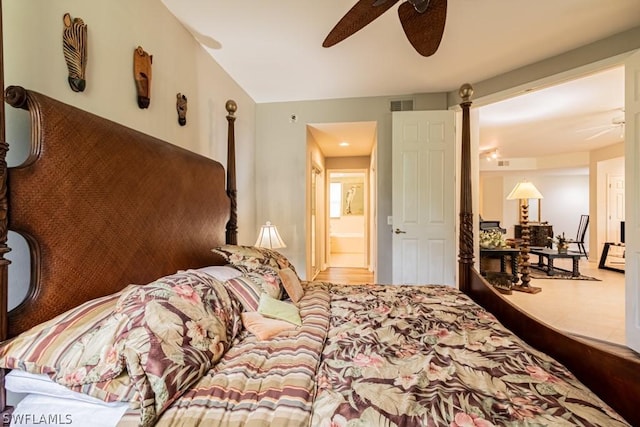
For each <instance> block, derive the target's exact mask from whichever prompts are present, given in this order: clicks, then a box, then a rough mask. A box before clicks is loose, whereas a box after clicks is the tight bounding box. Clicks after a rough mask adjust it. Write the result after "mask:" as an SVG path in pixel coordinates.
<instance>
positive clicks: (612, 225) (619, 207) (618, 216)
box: [607, 175, 624, 242]
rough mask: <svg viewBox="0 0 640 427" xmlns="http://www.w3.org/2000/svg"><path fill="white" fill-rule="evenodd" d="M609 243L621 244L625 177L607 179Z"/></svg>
mask: <svg viewBox="0 0 640 427" xmlns="http://www.w3.org/2000/svg"><path fill="white" fill-rule="evenodd" d="M607 192H608V196H607V199H608V200H609V202H608V203H607V242H621V241H622V240H621V237H622V236H620V223H621V222H622V221H624V176H621V175H610V176H608V177H607Z"/></svg>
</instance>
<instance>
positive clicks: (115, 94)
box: [2, 0, 257, 298]
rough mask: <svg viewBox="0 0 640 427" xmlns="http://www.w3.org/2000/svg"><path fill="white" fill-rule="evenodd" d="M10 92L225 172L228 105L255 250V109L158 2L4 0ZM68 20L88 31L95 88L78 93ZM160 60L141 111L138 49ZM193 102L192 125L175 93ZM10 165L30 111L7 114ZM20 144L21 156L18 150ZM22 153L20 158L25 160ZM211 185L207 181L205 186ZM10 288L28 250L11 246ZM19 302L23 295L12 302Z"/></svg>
mask: <svg viewBox="0 0 640 427" xmlns="http://www.w3.org/2000/svg"><path fill="white" fill-rule="evenodd" d="M2 6H3V9H2V12H3V30H4V65H5V84H6V85H21V86H24V87H26V88H27V89H31V90H35V91H38V92H41V93H44V94H46V95H48V96H51V97H53V98H56V99H59V100H61V101H63V102H66V103H68V104H71V105H74V106H76V107H78V108H81V109H84V110H87V111H90V112H92V113H94V114H97V115H99V116H102V117H106V118H108V119H111V120H113V121H116V122H119V123H122V124H124V125H126V126H129V127H132V128H135V129H137V130H139V131H142V132H144V133H147V134H150V135H153V136H155V137H158V138H160V139H164V140H166V141H169V142H171V143H174V144H176V145H179V146H181V147H184V148H187V149H189V150H192V151H195V152H197V153H200V154H203V155H205V156H209V157H211V158H214V159H216V160H218V161H220V162H221V163H222V164H223V165H225V166H226V156H227V149H226V144H227V121H226V118H225V116H226V110H225V102H226V100H227V99H234V100H235V101H236V102H237V104H238V112H237V120H236V131H235V135H236V155H237V165H238V171H237V173H238V196H239V200H238V211H239V242H240V243H246V244H252V243H253V241H254V239H255V233H256V230H257V227H256V219H255V209H256V207H255V204H256V201H255V193H254V187H253V185H254V181H255V167H254V164H255V140H254V137H255V102H254V101H253V100H252V99H251V98H250V97H249V96H248V95H247V94H246V92H245V91H244V90H243V89H242V88H241V87H239V86H238V85H237V84H236V83H235V82H234V80H233V79H232V78H231V77H230V76H229V75H227V74H226V72H225V71H224V70H223V69H222V68H221V67H220V66H219V65H218V64H217V63H216V62H215V61H213V59H211V57H210V55H208V54H207V53H206V52H205V50H204V49H203V48H202V47H201V46H200V45H199V44H198V43H196V42H195V41H194V39H193V37H192V36H191V35H190V34H189V33H188V32H187V31H186V30H185V28H184V27H183V26H182V25H181V24H180V23H179V22H178V21H177V20H176V19H175V18H174V17H173V16H172V15H171V14H170V13H169V12H168V11H167V9H166V8H165V6H164V5H163V4H162V3H161V2H160V1H157V0H135V1H127V2H124V1H118V2H111V1H103V0H56V1H42V0H4V1H3V2H2ZM66 12H69V13H70V14H71V17H72V18H75V17H80V18H82V19H83V20H84V22H85V24H87V26H88V61H87V73H86V77H87V87H86V89H85V91H84V92H81V93H76V92H73V91H72V90H71V89H70V87H69V84H68V83H67V76H68V72H67V68H66V63H65V61H64V57H63V54H62V29H63V22H62V17H63V15H64V13H66ZM138 45H140V46H142V47H143V48H144V49H145V50H146V51H147V52H149V53H150V54H152V55H153V68H152V71H153V72H152V83H151V104H150V106H149V108H148V109H145V110H142V109H140V108H138V105H137V101H136V90H135V86H134V79H133V50H134V49H135V48H136V47H137V46H138ZM178 92H181V93H183V94H185V95H186V96H187V98H188V107H189V108H188V112H187V125H186V126H184V127H183V126H180V125H179V124H178V123H177V115H176V93H178ZM7 141H8V142H9V144H10V151H9V153H8V158H9V162H10V164H16V163H18V162H19V161H20V158H24V153H25V152H26V144H27V143H28V141H29V124H28V115H27V113H26V112H23V111H17V110H14V109H12V108H11V107H7ZM19 144H22V149H20V148H19ZM21 152H22V154H21ZM203 184H204V185H206V183H203ZM9 244H10V246H12V247H14V250H13V251H12V252H10V253H9V256H8V258H10V259H12V261H13V263H12V264H11V266H10V269H11V271H10V284H11V286H13V282H14V278H15V277H16V274H17V273H16V271H18V270H21V269H22V270H23V271H24V270H25V269H26V267H25V262H24V261H21V260H24V257H26V256H27V251H26V247H24V246H22V249H21V248H20V247H17V246H18V244H15V243H14V242H11V241H10V242H9ZM12 295H13V296H15V295H16V292H13V293H12V294H10V298H12Z"/></svg>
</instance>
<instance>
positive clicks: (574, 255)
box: [530, 248, 582, 277]
mask: <svg viewBox="0 0 640 427" xmlns="http://www.w3.org/2000/svg"><path fill="white" fill-rule="evenodd" d="M530 253H531V254H532V255H538V268H539V269H541V270H543V271H546V272H547V276H553V275H554V274H555V273H556V271H557V269H554V268H553V260H554V259H557V258H571V259H572V261H573V271H572V272H571V274H572V275H573V277H578V276H580V270H579V269H578V262H579V261H580V257H581V256H582V254H580V253H579V252H563V253H561V252H558V251H557V250H556V249H549V248H531V250H530ZM544 258H546V259H547V265H545V264H544V262H543V261H544Z"/></svg>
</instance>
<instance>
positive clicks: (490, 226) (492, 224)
mask: <svg viewBox="0 0 640 427" xmlns="http://www.w3.org/2000/svg"><path fill="white" fill-rule="evenodd" d="M480 230H481V231H482V230H487V231H489V230H496V231H499V232H501V233H506V232H507V229H506V228H503V227H501V226H500V221H493V220H483V219H481V220H480Z"/></svg>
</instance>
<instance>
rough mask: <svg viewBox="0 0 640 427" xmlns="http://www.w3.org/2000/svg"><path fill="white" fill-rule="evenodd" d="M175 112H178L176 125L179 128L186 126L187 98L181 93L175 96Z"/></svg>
mask: <svg viewBox="0 0 640 427" xmlns="http://www.w3.org/2000/svg"><path fill="white" fill-rule="evenodd" d="M176 110H177V111H178V123H179V124H180V126H184V125H186V124H187V97H186V96H185V95H183V94H181V93H177V94H176Z"/></svg>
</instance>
